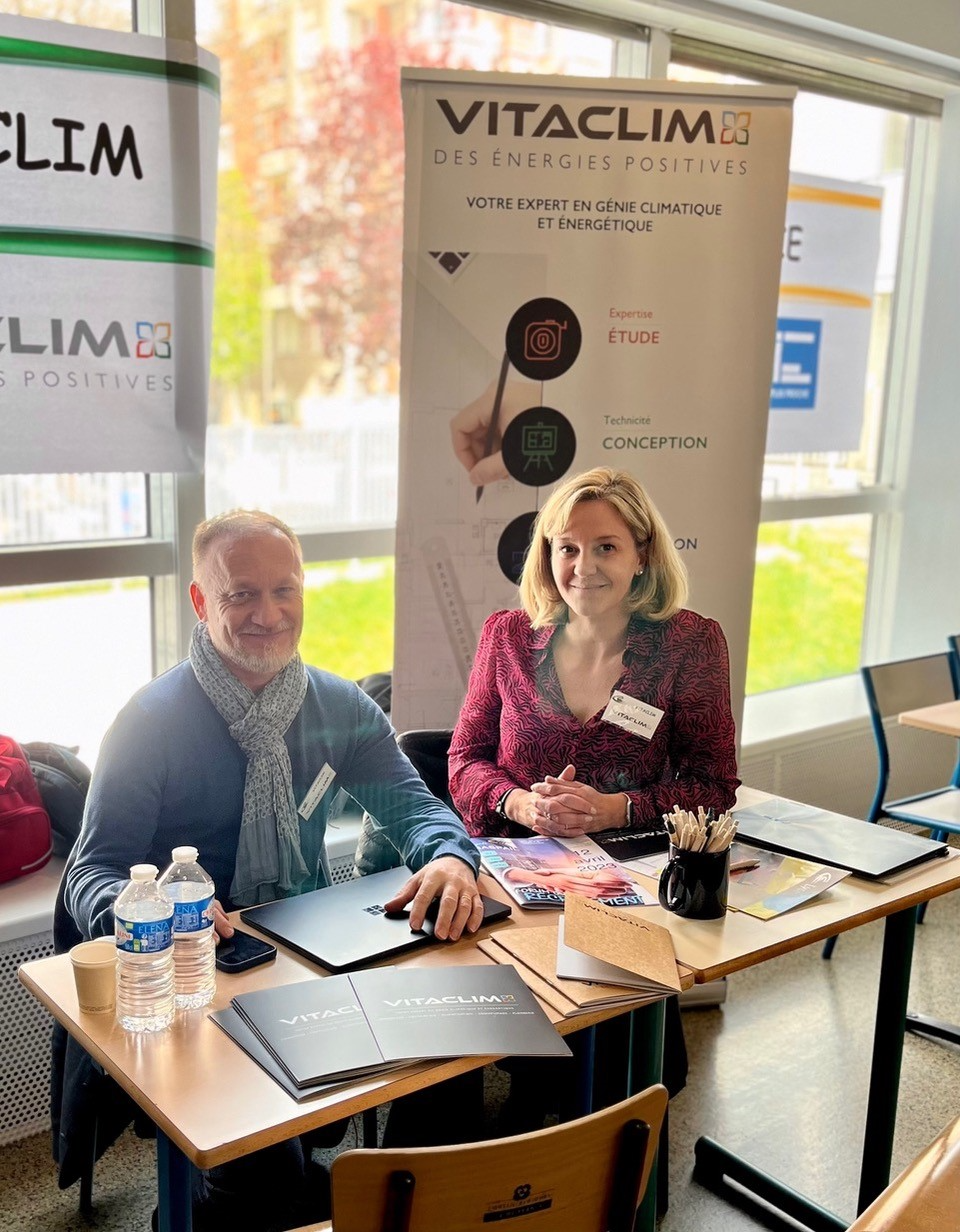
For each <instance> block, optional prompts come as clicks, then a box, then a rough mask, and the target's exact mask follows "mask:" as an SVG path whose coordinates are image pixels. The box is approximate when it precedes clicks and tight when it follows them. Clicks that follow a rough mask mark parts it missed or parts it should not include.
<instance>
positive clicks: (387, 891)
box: [240, 867, 510, 971]
mask: <svg viewBox="0 0 960 1232" xmlns="http://www.w3.org/2000/svg"><path fill="white" fill-rule="evenodd" d="M409 877H410V870H409V869H408V868H404V867H400V868H391V869H388V870H387V871H386V872H383V873H371V874H370V876H368V877H357V878H355V879H354V880H352V881H346V882H343V883H342V884H339V885H332V886H327V887H325V888H324V889H322V890H313V891H311V892H310V893H309V894H301V895H299V896H298V897H297V898H282V899H278V900H277V902H274V903H264V904H263V906H261V907H248V908H247V909H246V910H245V911H241V912H240V918H241V919H242V920H243V921H244V923H246V924H250V925H252V926H253V927H254V928H256V929H258V930H259V931H260V932H262V933H266V935H267V936H268V937H273V938H274V940H275V941H280V942H282V943H283V944H284V945H286V946H289V948H290V949H291V950H296V952H297V953H298V954H302V955H303V956H304V958H309V959H311V960H312V961H313V962H318V963H320V964H321V966H323V967H326V968H327V970H328V971H350V970H352V969H353V968H354V967H362V966H365V965H366V964H368V963H375V962H379V961H380V959H382V958H391V957H393V956H394V955H396V954H402V953H404V952H405V951H406V950H413V949H416V948H417V947H418V946H421V945H429V944H430V943H431V942H432V941H433V939H434V938H433V921H432V920H430V919H427V920H426V921H424V930H423V932H421V933H415V932H411V931H410V923H409V921H408V919H407V917H406V915H403V916H401V917H400V918H398V919H394V918H388V917H387V916H386V915H385V913H384V910H383V904H384V903H386V902H388V901H389V900H390V899H391V898H393V896H394V894H396V892H397V891H398V890H399V889H400V887H401V886H402V885H403V884H404V882H405V881H407V880H408V879H409ZM481 897H483V923H484V924H492V923H493V922H494V921H495V920H503V919H506V917H507V916H508V915H509V914H510V907H509V906H508V905H507V904H506V903H501V902H497V901H496V899H492V898H487V897H486V896H481Z"/></svg>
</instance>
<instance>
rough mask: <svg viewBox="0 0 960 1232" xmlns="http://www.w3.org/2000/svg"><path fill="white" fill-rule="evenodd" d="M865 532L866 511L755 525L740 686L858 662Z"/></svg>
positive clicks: (845, 670)
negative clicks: (750, 608) (751, 587)
mask: <svg viewBox="0 0 960 1232" xmlns="http://www.w3.org/2000/svg"><path fill="white" fill-rule="evenodd" d="M869 533H870V532H869V519H868V518H866V517H864V518H859V517H858V518H836V519H830V520H822V521H816V522H770V523H766V524H765V525H763V526H761V527H760V534H759V537H758V539H757V571H756V577H755V581H754V592H753V621H752V623H751V626H750V650H749V655H748V660H747V693H748V694H753V693H766V692H769V691H770V690H771V689H785V688H787V687H789V686H790V685H795V684H805V683H807V682H809V681H814V680H827V679H830V678H831V677H834V676H846V675H849V674H850V673H852V672H855V671H857V670H858V668H859V666H860V644H861V638H862V633H863V614H864V607H865V603H866V591H867V548H868V546H869Z"/></svg>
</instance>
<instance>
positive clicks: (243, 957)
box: [217, 931, 277, 975]
mask: <svg viewBox="0 0 960 1232" xmlns="http://www.w3.org/2000/svg"><path fill="white" fill-rule="evenodd" d="M276 956H277V947H276V946H275V945H270V943H269V942H268V941H261V940H260V938H259V937H251V936H250V934H249V933H241V932H239V931H238V932H235V933H234V934H233V936H232V937H229V938H227V939H226V940H225V941H221V942H220V944H219V945H218V946H217V970H218V971H226V972H228V973H229V974H230V975H236V974H237V973H238V972H240V971H249V970H250V968H251V967H259V966H260V964H261V963H265V962H269V961H270V959H271V958H276Z"/></svg>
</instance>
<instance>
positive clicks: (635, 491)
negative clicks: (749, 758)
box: [449, 467, 739, 1132]
mask: <svg viewBox="0 0 960 1232" xmlns="http://www.w3.org/2000/svg"><path fill="white" fill-rule="evenodd" d="M686 598H687V575H686V570H685V568H684V566H683V562H682V561H681V560H680V557H679V555H678V553H677V550H676V548H675V547H674V546H673V540H672V539H671V537H670V534H669V532H668V531H667V528H666V525H665V524H664V521H663V519H662V518H661V516H660V514H659V513H658V512H657V510H656V508H655V507H654V505H653V503H652V501H651V500H650V498H649V497H648V496H647V494H646V492H645V491H644V490H643V488H642V487H641V486H640V484H639V483H637V481H636V480H635V479H633V478H632V476H630V475H628V474H626V473H625V472H624V471H614V470H611V469H609V468H607V467H598V468H597V469H595V470H592V471H587V472H585V473H584V474H582V475H577V476H575V477H574V478H573V479H570V480H568V481H567V482H566V483H565V484H563V485H561V487H559V488H558V489H557V490H556V491H555V492H554V493H553V494H552V495H551V496H550V498H549V499H548V500H547V502H546V504H545V505H544V506H543V508H542V509H541V510H540V513H539V514H538V516H537V520H536V522H535V523H534V526H533V531H532V533H531V541H530V548H529V551H528V553H527V558H526V561H525V562H524V567H523V573H522V575H521V579H520V599H521V602H522V604H523V610H522V611H510V612H495V613H494V614H493V615H492V616H491V617H490V618H489V619H488V620H487V621H486V623H485V624H484V627H483V632H482V634H481V636H480V644H479V646H478V648H477V654H476V658H475V660H474V664H473V670H472V671H471V674H470V682H469V685H468V687H467V696H466V700H465V701H464V704H463V708H462V710H461V712H460V718H459V720H458V722H457V726H456V729H455V730H454V733H453V739H452V741H451V745H450V756H449V767H450V794H451V796H452V798H453V801H454V803H455V805H456V807H457V809H458V810H459V812H460V814H461V816H462V817H463V820H464V823H465V824H466V827H467V830H468V831H469V832H470V833H471V834H475V835H522V834H525V833H526V834H529V833H530V832H531V831H533V832H534V833H536V834H546V835H553V836H557V837H574V836H577V835H581V834H591V833H594V832H596V831H599V830H609V829H614V828H622V827H626V826H632V827H637V828H640V829H659V828H661V827H662V825H663V822H662V819H661V818H662V814H663V813H667V812H669V811H670V810H671V809H672V808H673V807H674V805H679V806H680V807H681V808H685V809H693V810H694V811H696V809H697V807H698V806H701V805H702V806H703V808H712V809H716V810H724V809H727V808H729V807H730V806H731V805H732V804H733V802H734V797H735V793H736V789H737V787H738V785H739V780H738V778H737V766H736V752H735V746H734V740H735V729H734V722H733V716H732V715H731V713H730V670H729V664H728V659H727V645H726V641H725V639H724V636H723V633H722V631H721V629H720V626H719V625H718V624H717V623H716V621H713V620H708V619H706V618H704V617H703V616H699V615H698V614H697V613H696V612H691V611H688V610H687V609H685V608H684V606H683V604H684V602H685V601H686ZM667 1015H668V1018H667V1031H666V1038H665V1051H664V1082H665V1084H666V1086H667V1088H668V1090H669V1091H670V1094H671V1095H676V1094H677V1093H678V1092H679V1091H681V1090H682V1089H683V1086H684V1084H685V1081H686V1070H687V1058H686V1049H685V1046H684V1042H683V1028H682V1026H681V1023H680V1015H679V1013H678V1012H677V1001H676V998H671V999H670V1000H669V1001H668V1002H667ZM621 1027H622V1024H621ZM618 1030H619V1028H618V1027H617V1025H616V1024H615V1023H609V1024H604V1027H603V1031H604V1036H603V1040H604V1043H603V1046H602V1047H600V1041H599V1040H598V1054H603V1055H610V1056H612V1055H615V1054H616V1053H618V1052H619V1051H621V1049H622V1047H623V1041H622V1039H619V1037H618V1035H617V1032H618ZM508 1068H510V1069H511V1071H512V1075H513V1076H512V1081H511V1089H510V1098H509V1100H508V1102H507V1105H506V1108H505V1110H504V1113H503V1114H502V1123H503V1127H504V1128H505V1129H506V1130H507V1131H508V1132H520V1131H525V1130H529V1129H535V1128H537V1127H538V1126H539V1125H541V1124H542V1123H543V1117H544V1115H545V1113H546V1112H547V1111H548V1110H549V1108H550V1105H551V1102H555V1101H556V1098H557V1097H558V1094H559V1092H560V1091H561V1090H562V1088H563V1086H564V1083H565V1076H564V1074H562V1073H561V1072H560V1071H559V1070H558V1069H557V1067H556V1066H555V1065H554V1066H552V1067H551V1066H550V1065H541V1066H537V1065H534V1064H533V1063H531V1062H529V1061H528V1062H526V1063H525V1064H524V1066H523V1067H522V1068H517V1067H515V1066H508ZM615 1098H619V1096H615Z"/></svg>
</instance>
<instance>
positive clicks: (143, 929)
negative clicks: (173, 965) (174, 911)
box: [117, 917, 173, 954]
mask: <svg viewBox="0 0 960 1232" xmlns="http://www.w3.org/2000/svg"><path fill="white" fill-rule="evenodd" d="M171 923H172V921H171V920H170V918H169V917H168V918H167V919H165V920H121V919H120V918H119V917H117V949H118V950H126V952H127V953H128V954H159V953H161V952H162V951H163V950H166V949H168V948H169V946H171V945H172V944H173V932H172V930H171V928H170V925H171Z"/></svg>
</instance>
